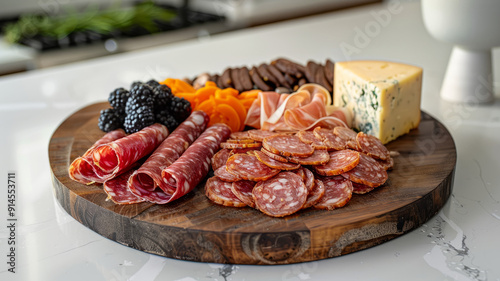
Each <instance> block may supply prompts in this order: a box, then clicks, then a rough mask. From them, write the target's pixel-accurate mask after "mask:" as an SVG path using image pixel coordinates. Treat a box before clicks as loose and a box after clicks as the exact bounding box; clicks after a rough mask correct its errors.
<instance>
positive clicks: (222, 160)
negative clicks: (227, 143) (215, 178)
mask: <svg viewBox="0 0 500 281" xmlns="http://www.w3.org/2000/svg"><path fill="white" fill-rule="evenodd" d="M230 153H231V149H226V148H223V149H221V150H219V151H218V152H217V153H215V154H214V157H212V170H214V171H215V170H217V169H218V168H220V167H222V166H225V165H226V162H227V159H228V158H229V154H230Z"/></svg>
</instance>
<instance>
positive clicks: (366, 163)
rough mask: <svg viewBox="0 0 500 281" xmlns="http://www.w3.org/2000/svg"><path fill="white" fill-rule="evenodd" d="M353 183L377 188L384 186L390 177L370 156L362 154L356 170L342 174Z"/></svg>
mask: <svg viewBox="0 0 500 281" xmlns="http://www.w3.org/2000/svg"><path fill="white" fill-rule="evenodd" d="M342 176H343V177H345V178H346V179H350V180H351V181H353V182H356V183H360V184H364V185H368V186H371V187H377V186H380V185H382V184H384V183H385V182H386V181H387V179H388V178H389V176H388V175H387V171H386V170H385V169H384V168H383V167H382V166H380V164H379V163H378V162H377V161H376V160H375V159H373V158H371V157H370V156H367V155H365V154H363V153H360V158H359V164H358V165H357V166H356V167H354V169H352V170H350V171H347V172H345V173H343V174H342Z"/></svg>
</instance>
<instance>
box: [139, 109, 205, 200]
mask: <svg viewBox="0 0 500 281" xmlns="http://www.w3.org/2000/svg"><path fill="white" fill-rule="evenodd" d="M208 121H209V118H208V115H207V114H206V113H205V112H203V111H193V112H192V113H191V115H190V116H189V117H188V118H187V119H186V120H185V121H184V122H182V123H181V124H180V125H179V126H177V128H176V129H175V130H174V131H173V132H172V133H171V134H170V135H169V136H168V137H167V138H166V139H165V140H164V141H163V142H162V143H161V145H160V146H159V147H158V148H157V149H156V150H155V151H154V152H153V153H152V154H151V156H149V157H148V159H147V160H146V161H145V162H144V164H142V165H141V167H140V168H139V169H138V170H137V171H136V172H135V173H134V174H133V175H132V176H131V177H130V179H129V189H130V191H131V192H132V193H133V194H135V195H136V196H139V197H141V198H144V199H146V200H147V201H150V202H154V203H157V204H165V203H168V202H170V200H171V199H172V198H171V197H172V194H174V193H175V190H174V189H172V188H171V187H170V186H169V185H167V183H166V182H164V181H163V177H162V174H161V173H162V171H163V169H165V168H167V167H168V166H170V165H172V164H173V163H174V162H175V161H177V159H179V157H180V156H181V155H182V154H183V153H184V151H186V149H187V148H188V147H189V146H190V145H191V144H192V143H193V142H194V141H195V140H196V139H197V138H198V137H199V136H200V135H201V133H202V132H203V131H204V130H205V129H206V127H207V124H208Z"/></svg>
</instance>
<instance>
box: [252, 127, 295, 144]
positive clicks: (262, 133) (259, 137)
mask: <svg viewBox="0 0 500 281" xmlns="http://www.w3.org/2000/svg"><path fill="white" fill-rule="evenodd" d="M289 134H290V133H287V132H273V131H266V130H250V131H248V135H249V136H250V138H251V139H253V140H256V141H260V142H262V141H264V139H265V138H267V137H271V136H277V135H289Z"/></svg>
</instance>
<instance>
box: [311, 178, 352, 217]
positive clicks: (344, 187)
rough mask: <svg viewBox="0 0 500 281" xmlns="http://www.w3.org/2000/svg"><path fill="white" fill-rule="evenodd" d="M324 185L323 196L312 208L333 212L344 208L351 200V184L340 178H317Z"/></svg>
mask: <svg viewBox="0 0 500 281" xmlns="http://www.w3.org/2000/svg"><path fill="white" fill-rule="evenodd" d="M319 180H321V181H322V182H323V184H324V185H325V194H324V195H323V197H321V199H320V200H319V201H318V202H317V203H316V204H314V208H316V209H323V210H333V209H337V208H341V207H344V206H345V205H346V204H347V203H348V202H349V200H351V198H352V190H353V187H352V183H351V181H350V180H348V179H345V178H343V177H341V176H333V177H321V178H319Z"/></svg>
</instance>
